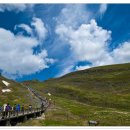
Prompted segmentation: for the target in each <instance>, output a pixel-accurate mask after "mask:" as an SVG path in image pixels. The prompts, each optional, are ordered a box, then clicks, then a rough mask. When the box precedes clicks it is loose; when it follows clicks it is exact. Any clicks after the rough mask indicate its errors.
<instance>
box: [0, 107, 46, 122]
mask: <svg viewBox="0 0 130 130" xmlns="http://www.w3.org/2000/svg"><path fill="white" fill-rule="evenodd" d="M44 108H45V107H44ZM44 108H43V109H42V108H33V109H31V110H30V109H25V110H24V111H22V110H21V111H13V110H11V111H8V112H7V111H2V112H0V120H2V119H9V118H12V117H19V116H23V115H28V114H34V113H37V112H42V111H44V110H45V109H44Z"/></svg>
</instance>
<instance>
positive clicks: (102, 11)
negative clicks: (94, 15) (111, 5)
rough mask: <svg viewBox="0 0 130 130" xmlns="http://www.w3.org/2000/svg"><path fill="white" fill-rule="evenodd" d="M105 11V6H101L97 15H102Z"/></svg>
mask: <svg viewBox="0 0 130 130" xmlns="http://www.w3.org/2000/svg"><path fill="white" fill-rule="evenodd" d="M106 10H107V4H101V5H100V7H99V13H100V14H101V15H103V14H104V13H105V12H106Z"/></svg>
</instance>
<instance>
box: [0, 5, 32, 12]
mask: <svg viewBox="0 0 130 130" xmlns="http://www.w3.org/2000/svg"><path fill="white" fill-rule="evenodd" d="M33 6H34V5H33V4H0V12H4V11H6V10H7V11H15V12H22V11H24V10H25V9H27V8H32V7H33Z"/></svg>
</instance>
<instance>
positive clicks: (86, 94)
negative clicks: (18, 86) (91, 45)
mask: <svg viewBox="0 0 130 130" xmlns="http://www.w3.org/2000/svg"><path fill="white" fill-rule="evenodd" d="M26 82H27V83H29V84H30V86H31V87H33V88H35V89H36V90H37V91H38V92H39V93H40V94H41V95H44V96H48V95H47V93H48V92H49V93H51V94H52V96H51V97H49V96H48V99H49V98H51V99H52V104H53V105H52V108H50V109H49V110H48V112H47V113H46V120H45V121H38V120H33V121H28V122H26V123H25V124H23V125H51V126H53V125H57V126H59V125H61V126H68V125H72V126H75V125H85V126H86V125H88V124H87V121H88V120H99V121H100V124H99V125H101V126H104V125H105V126H109V125H110V126H112V125H113V126H120V125H121V126H122V125H128V126H129V125H130V64H129V63H127V64H118V65H110V66H101V67H95V68H90V69H87V70H82V71H77V72H73V73H70V74H67V75H65V76H63V77H61V78H56V79H50V80H47V81H45V82H39V81H26Z"/></svg>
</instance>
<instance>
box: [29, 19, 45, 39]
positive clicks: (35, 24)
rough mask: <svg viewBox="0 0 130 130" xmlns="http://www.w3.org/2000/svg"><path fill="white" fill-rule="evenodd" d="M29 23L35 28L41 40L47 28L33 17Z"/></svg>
mask: <svg viewBox="0 0 130 130" xmlns="http://www.w3.org/2000/svg"><path fill="white" fill-rule="evenodd" d="M31 25H32V26H33V27H34V28H35V31H36V34H37V36H38V39H39V40H40V41H43V40H44V39H45V37H46V33H47V29H46V28H45V26H44V23H43V22H42V20H41V19H39V18H35V17H34V18H33V22H32V23H31Z"/></svg>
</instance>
